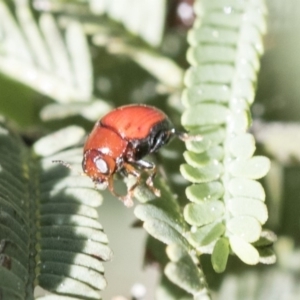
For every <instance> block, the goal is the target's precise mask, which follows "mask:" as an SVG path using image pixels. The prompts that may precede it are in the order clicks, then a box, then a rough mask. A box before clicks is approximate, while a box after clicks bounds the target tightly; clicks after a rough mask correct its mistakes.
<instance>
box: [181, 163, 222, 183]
mask: <svg viewBox="0 0 300 300" xmlns="http://www.w3.org/2000/svg"><path fill="white" fill-rule="evenodd" d="M222 168H223V167H222V165H221V164H220V163H217V162H216V163H211V164H209V165H207V166H205V167H202V168H194V167H192V166H190V165H188V164H183V165H181V166H180V172H181V174H182V176H183V177H184V178H185V179H187V180H189V181H190V182H193V183H203V182H209V181H213V180H217V179H219V178H220V175H221V174H222V171H223V170H222Z"/></svg>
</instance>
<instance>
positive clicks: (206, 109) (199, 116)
mask: <svg viewBox="0 0 300 300" xmlns="http://www.w3.org/2000/svg"><path fill="white" fill-rule="evenodd" d="M228 116H229V110H228V109H227V108H226V107H225V106H223V105H219V104H211V103H210V104H198V105H196V106H193V107H191V108H188V109H186V110H185V112H184V113H183V115H182V117H181V123H182V125H183V126H187V127H192V126H201V125H221V124H223V123H225V122H226V120H227V118H228Z"/></svg>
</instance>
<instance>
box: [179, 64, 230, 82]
mask: <svg viewBox="0 0 300 300" xmlns="http://www.w3.org/2000/svg"><path fill="white" fill-rule="evenodd" d="M233 74H234V68H233V66H231V65H225V64H224V65H221V64H220V65H213V64H211V65H201V66H197V67H191V68H190V69H189V70H188V71H187V72H186V74H185V77H184V83H185V85H186V86H187V87H190V86H193V85H197V84H200V83H215V84H230V82H231V79H232V77H233Z"/></svg>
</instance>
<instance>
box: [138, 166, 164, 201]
mask: <svg viewBox="0 0 300 300" xmlns="http://www.w3.org/2000/svg"><path fill="white" fill-rule="evenodd" d="M135 164H136V165H137V166H139V167H141V168H142V169H144V170H145V171H146V172H147V173H148V174H149V177H148V178H147V180H146V185H147V186H148V187H149V189H150V190H151V191H152V192H153V194H154V195H155V196H156V197H160V190H159V189H157V188H155V187H154V184H153V180H154V178H155V176H156V172H157V169H156V166H155V164H154V163H152V162H150V161H146V160H139V161H136V162H135Z"/></svg>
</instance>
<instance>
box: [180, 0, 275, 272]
mask: <svg viewBox="0 0 300 300" xmlns="http://www.w3.org/2000/svg"><path fill="white" fill-rule="evenodd" d="M195 7H196V13H197V17H198V20H197V19H196V21H195V26H194V28H193V29H192V30H191V31H190V33H189V43H190V45H191V47H190V49H189V51H188V60H189V62H190V64H191V65H192V67H191V68H190V69H189V70H188V71H187V72H186V75H185V85H186V90H185V91H184V93H183V104H184V105H185V107H186V109H185V111H184V113H183V115H182V118H181V121H182V125H184V126H185V127H186V128H187V129H193V130H195V132H198V133H199V132H201V134H202V135H203V140H202V141H201V142H195V141H191V142H188V143H187V148H188V150H189V151H187V152H185V154H184V158H185V160H186V162H187V164H184V165H182V166H181V173H182V175H183V176H184V177H185V178H186V179H187V180H189V181H191V182H192V183H195V185H192V186H190V187H188V188H187V190H186V194H187V197H188V198H189V200H190V201H192V203H190V204H187V205H186V206H185V208H184V218H185V220H186V222H187V223H189V224H190V225H191V226H192V227H191V229H190V232H189V233H188V237H189V240H190V242H191V243H192V244H193V245H194V246H195V248H196V249H198V251H205V252H208V253H212V265H213V268H214V269H215V271H216V272H221V271H224V270H225V266H226V262H227V258H228V255H229V248H228V247H229V246H230V249H231V250H232V251H233V252H234V253H235V254H236V255H237V256H238V257H239V258H240V259H241V260H242V261H243V262H245V263H247V264H251V265H252V264H257V263H258V262H259V261H260V258H259V252H258V250H257V249H256V248H255V246H253V245H252V244H253V243H254V242H256V241H258V240H259V239H260V237H261V234H262V227H261V226H262V225H263V224H264V223H265V222H266V221H267V218H268V213H267V208H266V205H265V204H264V203H263V201H264V200H265V198H264V192H263V189H262V187H261V185H260V184H259V183H258V182H256V181H254V180H255V179H260V178H261V177H263V176H265V175H266V173H267V172H268V170H269V168H270V162H269V160H268V159H267V158H266V157H263V156H253V154H254V151H255V141H254V138H253V136H252V135H251V134H249V133H247V130H248V128H249V125H250V118H249V115H250V105H251V104H252V102H253V99H254V91H253V90H254V85H255V81H256V72H257V70H258V68H259V62H258V61H259V60H258V57H259V55H260V54H261V53H262V41H261V36H262V34H263V33H265V20H264V17H265V13H266V9H265V6H264V3H263V1H248V2H246V1H245V2H241V1H201V2H200V1H197V2H196V4H195ZM217 132H218V134H217ZM232 189H233V190H232ZM202 191H205V193H204V195H203V192H202ZM199 192H200V193H199ZM198 193H199V194H198ZM237 193H238V195H237ZM203 246H204V247H205V249H206V250H203V249H202V248H203ZM269 255H270V257H272V259H270V260H269V262H271V261H274V255H273V254H272V252H270V253H269Z"/></svg>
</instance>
